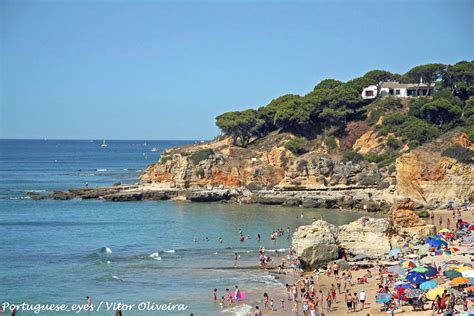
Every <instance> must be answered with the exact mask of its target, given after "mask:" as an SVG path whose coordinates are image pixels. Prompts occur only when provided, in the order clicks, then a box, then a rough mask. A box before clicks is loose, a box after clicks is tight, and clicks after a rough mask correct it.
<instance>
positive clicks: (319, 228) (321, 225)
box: [293, 220, 338, 267]
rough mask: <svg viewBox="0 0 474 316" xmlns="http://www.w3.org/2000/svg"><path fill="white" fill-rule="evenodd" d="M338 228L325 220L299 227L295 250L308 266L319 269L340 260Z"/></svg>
mask: <svg viewBox="0 0 474 316" xmlns="http://www.w3.org/2000/svg"><path fill="white" fill-rule="evenodd" d="M335 231H336V227H335V226H334V225H331V224H329V223H328V222H326V221H323V220H317V221H315V222H313V223H312V224H311V225H304V226H300V227H298V229H296V231H295V233H294V234H293V248H294V249H295V252H296V255H297V256H298V257H299V258H300V259H301V261H303V262H304V263H305V264H306V265H308V266H310V267H317V266H320V265H323V264H325V263H327V262H329V261H331V260H334V259H337V258H338V246H337V243H336V237H335V234H334V233H335Z"/></svg>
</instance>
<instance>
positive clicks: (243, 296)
mask: <svg viewBox="0 0 474 316" xmlns="http://www.w3.org/2000/svg"><path fill="white" fill-rule="evenodd" d="M234 299H235V300H246V299H247V292H242V291H240V292H239V296H238V297H234Z"/></svg>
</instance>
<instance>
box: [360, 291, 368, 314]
mask: <svg viewBox="0 0 474 316" xmlns="http://www.w3.org/2000/svg"><path fill="white" fill-rule="evenodd" d="M366 297H367V295H366V294H365V290H363V289H362V291H360V293H359V302H360V304H361V305H362V307H361V310H363V309H364V306H365V299H366Z"/></svg>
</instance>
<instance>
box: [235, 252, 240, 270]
mask: <svg viewBox="0 0 474 316" xmlns="http://www.w3.org/2000/svg"><path fill="white" fill-rule="evenodd" d="M238 260H239V254H238V253H237V252H236V253H235V254H234V267H236V266H237V261H238Z"/></svg>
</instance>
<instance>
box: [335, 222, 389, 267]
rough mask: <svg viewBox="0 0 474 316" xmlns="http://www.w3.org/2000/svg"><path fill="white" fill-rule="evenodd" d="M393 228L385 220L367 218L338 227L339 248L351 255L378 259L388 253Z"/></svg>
mask: <svg viewBox="0 0 474 316" xmlns="http://www.w3.org/2000/svg"><path fill="white" fill-rule="evenodd" d="M392 234H393V227H392V225H391V223H390V220H389V219H387V218H377V219H375V218H369V219H368V220H365V219H364V218H360V219H359V220H357V221H355V222H352V223H350V224H347V225H343V226H340V227H339V232H338V235H337V239H338V243H339V246H340V247H341V248H342V249H343V250H344V251H345V252H346V253H349V254H352V255H358V254H364V255H366V256H367V257H369V258H380V257H383V256H385V255H387V253H388V252H389V251H390V248H391V246H390V237H391V235H392Z"/></svg>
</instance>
